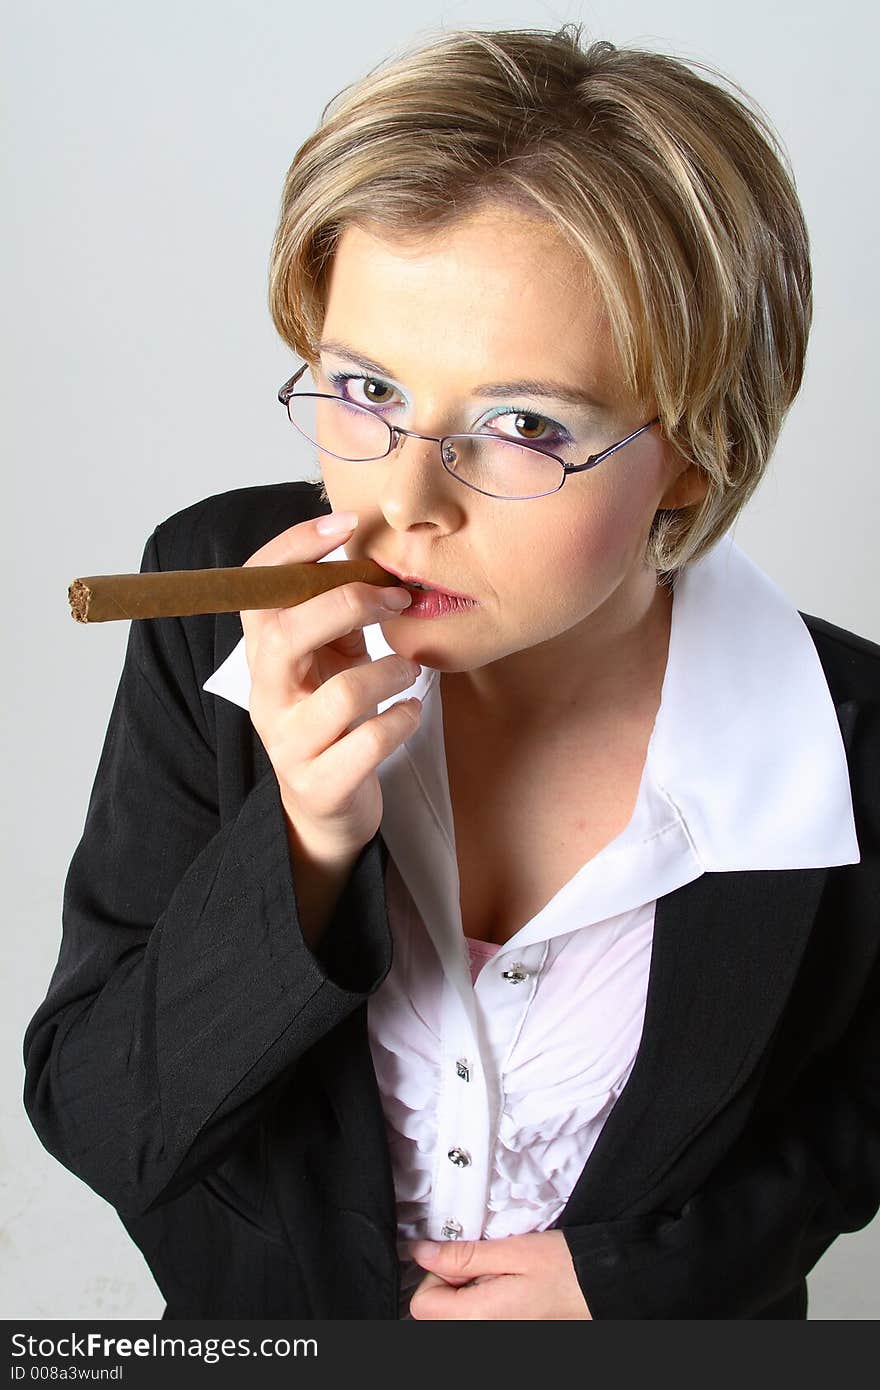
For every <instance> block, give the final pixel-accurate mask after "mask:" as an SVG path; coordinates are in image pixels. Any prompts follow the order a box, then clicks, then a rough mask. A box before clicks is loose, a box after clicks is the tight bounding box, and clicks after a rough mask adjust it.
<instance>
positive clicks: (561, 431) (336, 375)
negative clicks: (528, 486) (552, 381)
mask: <svg viewBox="0 0 880 1390" xmlns="http://www.w3.org/2000/svg"><path fill="white" fill-rule="evenodd" d="M326 375H327V380H328V381H329V382H330V384H331V386H334V387H337V388H339V387H343V386H345V384H346V382H349V381H373V382H375V383H376V385H377V386H387V387H389V389H390V390H392V391H395V390H396V389H397V388H396V387H394V386H392V385H391V383H390V382H389V381H383V380H382V378H381V377H378V376H365V375H363V374H362V373H360V372H328V373H327V374H326ZM342 399H343V400H348V396H347V395H343V396H342ZM349 404H350V405H364V406H368V408H370V409H374V410H376V411H381V410H382V409H383V407H382V406H381V405H375V406H370V405H369V403H368V402H367V401H349ZM384 408H385V409H386V410H387V409H390V407H389V406H387V405H386V406H385V407H384ZM503 415H530V416H532V417H533V418H534V419H535V420H541V421H542V422H543V423H544V424H545V425H549V426H550V428H551V429H552V430H554V431H555V436H554V437H553V438H552V440H550V439H540V440H535V439H521V440H514V442H515V443H520V444H540V445H541V446H542V447H545V446H549V447H552V448H560V447H561V446H562V445H563V444H571V443H573V438H572V436H571V434H569V432H568V430H567V429H566V428H565V426H564V425H561V424H560V423H559V421H558V420H552V419H551V418H550V417H549V416H548V415H540V414H539V413H538V412H537V411H536V410H529V409H528V408H527V407H526V406H521V405H510V406H503V407H502V408H501V409H500V410H496V411H495V413H494V415H490V416H489V417H488V419H489V420H498V419H500V418H501V417H502V416H503ZM501 437H502V438H508V439H513V436H512V435H505V436H501Z"/></svg>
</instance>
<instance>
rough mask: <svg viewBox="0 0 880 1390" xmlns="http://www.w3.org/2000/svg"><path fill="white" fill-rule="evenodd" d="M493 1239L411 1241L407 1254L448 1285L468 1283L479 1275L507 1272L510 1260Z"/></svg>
mask: <svg viewBox="0 0 880 1390" xmlns="http://www.w3.org/2000/svg"><path fill="white" fill-rule="evenodd" d="M503 1244H504V1242H503V1241H494V1240H449V1241H435V1240H414V1241H412V1243H411V1244H410V1247H409V1249H410V1255H411V1256H412V1258H413V1259H414V1260H415V1261H416V1263H417V1264H420V1265H421V1266H422V1267H423V1268H424V1269H429V1270H431V1272H432V1273H434V1274H439V1275H440V1276H441V1277H442V1278H443V1279H445V1280H446V1281H447V1282H448V1283H452V1282H453V1281H454V1282H461V1283H463V1284H464V1283H467V1282H469V1281H470V1280H471V1279H475V1278H476V1277H477V1275H479V1274H501V1273H505V1272H508V1266H509V1263H510V1261H509V1258H508V1259H505V1257H504V1254H503V1253H502V1251H501V1250H500V1249H499V1248H498V1247H499V1246H501V1245H503Z"/></svg>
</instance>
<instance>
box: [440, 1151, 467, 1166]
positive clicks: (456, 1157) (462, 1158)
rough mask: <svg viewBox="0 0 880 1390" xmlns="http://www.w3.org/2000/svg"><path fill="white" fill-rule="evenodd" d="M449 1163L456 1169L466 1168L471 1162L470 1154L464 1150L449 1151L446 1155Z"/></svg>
mask: <svg viewBox="0 0 880 1390" xmlns="http://www.w3.org/2000/svg"><path fill="white" fill-rule="evenodd" d="M446 1157H447V1158H448V1159H449V1161H450V1163H454V1164H455V1165H456V1167H457V1168H467V1166H468V1164H469V1163H470V1161H471V1156H470V1154H469V1153H468V1152H467V1151H466V1150H465V1149H450V1150H449V1153H448V1154H447V1155H446Z"/></svg>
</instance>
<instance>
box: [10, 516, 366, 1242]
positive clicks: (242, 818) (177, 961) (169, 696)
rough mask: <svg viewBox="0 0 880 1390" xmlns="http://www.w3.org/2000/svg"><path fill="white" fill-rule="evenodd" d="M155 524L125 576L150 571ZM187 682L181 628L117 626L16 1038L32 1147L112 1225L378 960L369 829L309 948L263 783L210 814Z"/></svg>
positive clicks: (211, 1157)
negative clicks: (107, 1206) (107, 701)
mask: <svg viewBox="0 0 880 1390" xmlns="http://www.w3.org/2000/svg"><path fill="white" fill-rule="evenodd" d="M160 530H161V528H160ZM156 534H157V533H154V535H153V536H152V537H151V538H150V540H149V541H148V542H147V546H146V549H145V551H144V557H143V562H142V565H141V568H142V570H145V569H147V570H154V569H159V568H161V566H160V563H159V556H158V551H157V541H156ZM200 694H201V692H200V689H199V684H198V680H197V678H196V676H195V671H194V663H193V656H192V651H191V650H190V647H189V645H188V642H187V636H186V632H185V630H184V623H183V622H182V621H181V620H178V619H161V620H150V621H140V622H138V621H136V622H133V623H132V624H131V630H130V634H129V640H128V646H127V650H126V655H125V660H124V664H123V670H122V674H121V678H120V682H119V686H118V689H117V692H116V698H115V702H114V705H113V709H112V713H111V716H110V721H109V725H108V729H107V733H106V738H105V741H104V746H103V751H102V754H101V758H100V762H99V766H98V770H97V774H96V778H95V783H94V787H93V789H92V794H91V798H90V801H89V806H88V812H87V816H86V821H85V827H84V830H83V834H82V838H81V840H80V843H79V845H78V847H77V849H76V852H75V854H74V856H73V859H72V862H71V864H70V868H69V871H68V876H67V880H66V884H65V889H64V901H63V912H62V939H61V946H60V953H59V957H58V961H57V965H56V966H55V970H54V973H53V975H52V978H51V981H50V983H49V988H48V992H47V995H46V998H45V1000H44V1001H43V1003H42V1004H41V1005H40V1006H39V1008H38V1009H37V1011H36V1013H35V1014H34V1016H33V1018H32V1019H31V1021H30V1023H29V1024H28V1027H27V1030H26V1033H25V1036H24V1062H25V1082H24V1097H23V1099H24V1106H25V1109H26V1112H27V1114H28V1116H29V1119H30V1121H31V1124H32V1125H33V1127H34V1129H35V1130H36V1132H37V1134H38V1135H39V1138H40V1140H41V1141H42V1143H43V1145H44V1146H45V1148H46V1149H48V1151H49V1152H50V1153H51V1154H53V1155H54V1156H55V1158H57V1159H58V1160H59V1162H61V1163H62V1164H63V1165H64V1166H65V1167H67V1168H68V1169H70V1170H71V1171H72V1172H73V1173H75V1174H76V1175H77V1176H78V1177H80V1178H81V1179H82V1180H83V1181H84V1182H86V1183H87V1184H88V1185H89V1186H90V1187H92V1188H93V1189H94V1191H95V1192H97V1193H99V1194H100V1195H101V1196H102V1197H104V1198H105V1199H106V1200H107V1201H108V1202H110V1203H111V1204H112V1205H113V1206H114V1207H115V1208H116V1209H117V1210H118V1212H119V1213H120V1215H123V1216H129V1217H132V1216H137V1215H141V1214H143V1213H145V1212H147V1211H149V1210H150V1209H151V1208H152V1207H155V1206H158V1205H160V1204H162V1203H164V1202H167V1201H169V1200H171V1199H172V1198H173V1197H175V1196H177V1195H178V1194H180V1193H181V1192H182V1191H183V1190H185V1189H186V1188H187V1187H188V1186H190V1185H191V1184H192V1183H194V1182H195V1181H196V1180H197V1179H198V1178H199V1177H200V1176H201V1175H202V1174H203V1173H205V1172H207V1171H209V1170H211V1169H213V1168H215V1167H216V1166H217V1165H219V1164H220V1163H221V1162H222V1160H223V1158H224V1156H225V1155H226V1154H228V1153H229V1151H230V1150H231V1149H232V1148H233V1147H234V1146H235V1145H236V1143H237V1142H238V1141H239V1140H240V1138H241V1137H242V1135H243V1134H244V1132H245V1131H246V1130H247V1129H249V1128H250V1127H252V1126H254V1125H255V1124H256V1123H257V1122H258V1121H259V1119H260V1118H261V1116H262V1115H263V1113H264V1112H265V1111H266V1109H267V1108H268V1107H269V1106H270V1105H271V1104H272V1102H273V1101H274V1099H275V1098H276V1096H277V1094H278V1093H279V1091H280V1090H281V1089H282V1088H284V1087H285V1086H289V1085H290V1082H291V1078H292V1077H293V1076H294V1073H295V1071H296V1068H297V1065H298V1064H299V1062H300V1061H301V1059H303V1058H304V1057H305V1055H306V1054H307V1053H308V1051H309V1049H310V1048H311V1047H312V1046H313V1045H314V1044H315V1043H316V1042H317V1041H318V1040H319V1039H321V1038H322V1037H323V1036H324V1035H325V1034H327V1033H328V1032H329V1031H330V1030H331V1029H333V1028H334V1026H335V1025H336V1024H337V1023H339V1022H340V1021H341V1020H342V1019H343V1018H345V1017H346V1016H347V1015H348V1014H350V1013H351V1012H352V1011H353V1010H354V1009H356V1008H357V1007H358V1006H359V1005H361V1004H362V1003H363V1002H364V1000H365V999H366V998H367V997H368V995H369V994H371V993H372V992H373V991H374V990H375V989H376V988H377V987H378V985H379V984H380V983H381V981H382V979H383V978H384V976H385V975H386V974H387V972H388V969H389V968H390V963H391V940H390V932H389V929H388V920H387V909H386V903H385V893H384V867H385V862H386V859H387V851H386V849H385V846H384V843H383V842H382V841H381V839H380V836H379V835H378V834H377V835H376V836H374V838H373V840H372V841H371V842H370V843H369V844H368V845H366V846H365V847H364V849H363V851H362V852H361V855H360V856H359V858H358V860H357V862H356V863H355V865H354V868H353V871H352V874H351V876H350V878H349V880H348V883H347V885H346V888H345V890H344V892H343V894H342V897H341V899H340V901H339V903H338V905H337V908H336V911H335V914H334V916H333V919H332V921H331V923H330V924H329V926H328V929H327V932H326V935H325V938H324V941H323V942H322V943H321V946H320V947H319V949H318V951H317V952H314V953H313V952H312V951H311V950H310V948H309V947H308V945H307V944H306V941H305V939H304V937H303V934H302V931H301V929H300V926H299V922H298V917H297V904H296V893H295V887H294V882H293V878H292V868H291V860H290V853H289V848H288V841H287V833H286V825H285V819H284V813H283V808H282V805H281V799H280V793H279V789H278V784H277V780H276V778H275V775H274V773H273V772H270V773H269V774H268V775H267V776H265V777H264V778H262V780H260V781H259V782H257V784H256V785H255V786H253V789H252V790H251V791H250V792H249V794H248V795H247V797H246V799H245V800H244V802H243V804H242V805H241V808H240V811H239V813H238V814H237V816H235V818H234V819H232V820H231V821H227V822H226V823H224V824H221V822H220V817H219V812H218V795H217V786H218V782H217V758H216V750H215V748H214V747H213V746H212V740H211V730H210V728H209V727H208V723H207V721H206V719H205V716H204V713H203V710H202V705H201V700H200Z"/></svg>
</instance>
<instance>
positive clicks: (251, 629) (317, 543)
mask: <svg viewBox="0 0 880 1390" xmlns="http://www.w3.org/2000/svg"><path fill="white" fill-rule="evenodd" d="M357 519H358V518H357V514H356V513H355V512H340V513H337V514H335V515H334V514H332V513H331V515H330V516H329V517H327V516H323V517H314V518H312V519H310V520H309V521H301V522H298V523H297V524H296V525H295V526H288V527H287V529H286V530H285V531H281V532H280V533H279V534H278V535H277V536H272V537H271V538H270V539H269V540H268V541H267V542H266V543H265V545H262V546H261V547H260V549H259V550H256V551H254V553H253V555H251V556H250V557H249V558H248V559H247V560H245V562H244V567H245V568H247V567H248V566H251V565H282V564H300V563H304V562H309V561H318V560H320V559H321V557H322V556H324V555H329V554H330V553H331V552H332V551H334V550H336V549H337V547H338V546H339V545H341V544H343V543H344V541H345V540H347V539H348V537H349V536H351V534H352V532H353V531H354V529H355V527H356V525H357ZM331 523H336V524H337V525H336V529H334V530H331V531H327V529H326V528H327V526H328V525H330V524H331ZM340 524H341V529H339V525H340ZM322 527H323V528H324V529H319V528H322ZM277 613H278V610H276V609H268V610H260V609H251V610H248V611H247V612H243V613H242V614H241V624H242V628H243V629H244V636H245V650H246V653H247V656H248V663H249V664H250V661H251V657H252V653H253V651H254V649H255V647H256V643H257V641H258V639H259V636H260V634H261V633H262V631H263V629H264V628H265V627H266V626H270V627H274V626H275V625H276V624H277V621H278V618H277Z"/></svg>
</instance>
